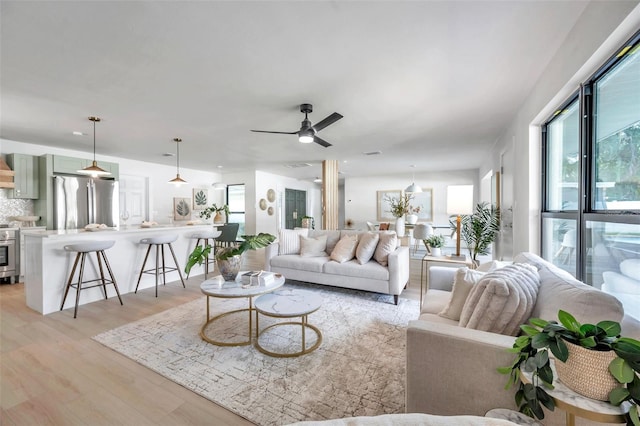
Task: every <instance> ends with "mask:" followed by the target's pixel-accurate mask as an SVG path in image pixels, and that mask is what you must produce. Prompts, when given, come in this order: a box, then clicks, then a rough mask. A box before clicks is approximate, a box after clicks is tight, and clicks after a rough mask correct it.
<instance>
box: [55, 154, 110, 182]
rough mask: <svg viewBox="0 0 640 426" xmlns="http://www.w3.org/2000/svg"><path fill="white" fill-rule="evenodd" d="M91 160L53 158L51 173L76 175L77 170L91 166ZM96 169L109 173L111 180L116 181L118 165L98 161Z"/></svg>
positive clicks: (61, 156) (62, 156) (63, 157)
mask: <svg viewBox="0 0 640 426" xmlns="http://www.w3.org/2000/svg"><path fill="white" fill-rule="evenodd" d="M92 162H93V160H87V159H86V158H77V157H66V156H64V155H54V156H53V173H62V174H68V175H77V174H78V170H82V169H84V168H85V167H88V166H90V165H91V163H92ZM98 167H100V168H102V169H104V170H106V171H108V172H110V173H111V176H109V177H111V178H113V179H115V180H118V175H119V169H120V168H119V165H118V164H117V163H110V162H108V161H98Z"/></svg>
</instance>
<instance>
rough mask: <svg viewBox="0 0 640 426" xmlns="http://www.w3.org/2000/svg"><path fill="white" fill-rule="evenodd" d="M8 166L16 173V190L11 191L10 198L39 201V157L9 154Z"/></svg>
mask: <svg viewBox="0 0 640 426" xmlns="http://www.w3.org/2000/svg"><path fill="white" fill-rule="evenodd" d="M7 164H8V165H9V167H11V169H12V170H13V171H14V172H15V176H14V181H15V188H14V189H13V191H9V197H11V198H29V199H37V198H38V197H39V195H40V191H39V187H38V179H39V177H40V166H39V161H38V157H34V156H33V155H28V154H8V155H7Z"/></svg>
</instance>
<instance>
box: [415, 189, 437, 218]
mask: <svg viewBox="0 0 640 426" xmlns="http://www.w3.org/2000/svg"><path fill="white" fill-rule="evenodd" d="M412 195H413V199H412V200H411V202H410V204H411V207H414V208H419V209H420V210H419V211H418V212H416V213H415V214H417V215H418V221H420V222H433V190H432V189H431V188H422V192H414V193H413V194H412Z"/></svg>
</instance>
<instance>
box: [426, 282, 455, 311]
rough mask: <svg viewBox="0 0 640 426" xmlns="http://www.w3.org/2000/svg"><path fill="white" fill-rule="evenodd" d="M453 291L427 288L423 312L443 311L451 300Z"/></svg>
mask: <svg viewBox="0 0 640 426" xmlns="http://www.w3.org/2000/svg"><path fill="white" fill-rule="evenodd" d="M451 294H452V293H451V292H450V291H446V290H434V289H431V288H430V289H429V290H427V294H425V295H424V301H423V302H422V309H420V312H422V313H430V314H434V315H437V314H438V312H441V311H442V310H443V309H444V308H445V307H446V306H447V304H448V303H449V301H450V300H451Z"/></svg>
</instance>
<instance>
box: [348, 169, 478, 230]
mask: <svg viewBox="0 0 640 426" xmlns="http://www.w3.org/2000/svg"><path fill="white" fill-rule="evenodd" d="M478 175H479V174H478V170H477V169H473V170H454V171H447V172H432V173H416V174H415V183H416V185H418V186H421V187H422V188H431V189H432V202H433V219H434V220H433V222H434V223H435V224H438V225H446V224H448V223H449V215H448V214H447V212H446V210H447V186H448V185H462V184H472V185H473V186H474V200H477V199H478V194H479V192H478V191H479V189H478V183H479V179H478ZM413 181H414V179H413V175H412V174H411V173H406V174H396V175H386V176H367V177H352V178H347V179H345V184H344V198H345V210H344V213H345V220H349V219H351V220H352V221H353V222H354V225H353V227H354V228H356V229H367V225H366V222H367V221H371V222H374V223H375V222H377V218H376V213H377V191H379V190H404V189H405V188H406V187H407V186H409V184H411V182H413Z"/></svg>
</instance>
